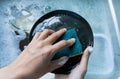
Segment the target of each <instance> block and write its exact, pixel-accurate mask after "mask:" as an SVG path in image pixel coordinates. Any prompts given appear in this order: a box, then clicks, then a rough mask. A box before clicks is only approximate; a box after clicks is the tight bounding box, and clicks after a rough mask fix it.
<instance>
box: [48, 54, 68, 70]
mask: <svg viewBox="0 0 120 79" xmlns="http://www.w3.org/2000/svg"><path fill="white" fill-rule="evenodd" d="M67 61H68V57H66V56H64V57H61V58H59V59H57V60H55V61H52V63H51V66H50V71H53V70H55V69H57V68H59V67H61V66H63V65H64V64H65V63H66V62H67Z"/></svg>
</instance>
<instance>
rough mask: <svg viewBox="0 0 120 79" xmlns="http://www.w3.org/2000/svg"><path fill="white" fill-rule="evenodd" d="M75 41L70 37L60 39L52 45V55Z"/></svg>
mask: <svg viewBox="0 0 120 79" xmlns="http://www.w3.org/2000/svg"><path fill="white" fill-rule="evenodd" d="M74 43H75V38H71V39H69V40H67V41H66V40H62V41H60V42H58V43H56V44H54V45H53V46H52V49H53V52H52V57H53V56H54V55H55V54H56V53H57V52H58V51H60V50H62V49H64V48H65V47H69V46H71V45H73V44H74Z"/></svg>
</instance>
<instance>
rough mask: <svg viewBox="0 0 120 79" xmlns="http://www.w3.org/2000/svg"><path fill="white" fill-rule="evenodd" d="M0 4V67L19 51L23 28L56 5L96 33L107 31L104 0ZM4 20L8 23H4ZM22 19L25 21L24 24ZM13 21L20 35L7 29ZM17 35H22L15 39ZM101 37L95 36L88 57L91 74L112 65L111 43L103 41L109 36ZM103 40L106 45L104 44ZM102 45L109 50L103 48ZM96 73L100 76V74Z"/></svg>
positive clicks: (58, 0)
mask: <svg viewBox="0 0 120 79" xmlns="http://www.w3.org/2000/svg"><path fill="white" fill-rule="evenodd" d="M66 2H69V4H67V5H66ZM0 4H1V5H0V7H1V8H2V9H1V10H0V17H1V18H2V20H1V22H0V68H2V67H4V66H6V65H8V64H10V63H11V62H13V61H14V60H15V59H16V57H17V56H18V55H19V54H20V52H21V51H20V49H19V42H20V40H22V39H23V38H25V33H24V31H26V28H27V27H28V26H29V29H28V30H27V31H26V32H27V33H28V32H29V31H30V28H31V27H32V26H33V24H34V23H35V22H36V21H37V19H38V18H40V17H41V16H42V15H44V14H45V13H47V12H50V11H53V10H56V9H65V10H70V11H74V12H76V13H78V14H80V15H81V16H83V17H84V18H85V19H86V20H87V21H88V23H89V24H90V26H91V28H92V30H93V32H94V34H96V33H98V34H104V35H106V34H107V33H108V28H109V26H108V21H107V18H106V17H107V15H108V12H106V11H105V10H106V6H105V5H107V2H106V1H104V0H92V1H91V0H88V1H86V0H52V1H48V0H40V1H39V0H38V1H37V0H36V1H32V0H28V2H26V1H25V0H20V1H19V3H18V1H17V0H16V1H12V2H11V0H8V3H7V1H5V2H3V3H0ZM18 4H19V5H18ZM29 14H30V16H27V17H26V15H29ZM21 17H26V18H22V20H21ZM23 19H24V20H23ZM16 20H19V21H16ZM19 22H20V23H19ZM29 22H30V23H29ZM6 23H8V24H7V25H6ZM25 23H26V25H24V24H25ZM27 23H28V24H27ZM11 24H12V25H11ZM13 25H15V27H18V28H20V29H23V30H24V31H22V34H23V35H21V34H20V36H17V35H16V34H15V33H14V31H13V30H16V31H18V30H19V29H16V28H14V29H11V27H12V26H13ZM26 26H27V27H26ZM18 37H19V38H22V39H19V38H18ZM106 37H108V38H107V39H110V37H109V36H107V35H106ZM105 40H106V38H100V39H96V40H95V41H96V42H95V46H94V49H95V50H94V54H93V55H92V56H91V57H92V58H91V59H90V63H89V69H88V74H92V75H94V74H95V72H96V74H101V73H103V72H104V73H103V74H106V73H108V74H109V73H110V72H111V68H113V61H112V60H113V57H112V56H110V55H111V54H112V49H111V47H110V46H111V45H110V46H109V45H108V44H110V43H108V42H107V41H110V40H107V41H105ZM101 42H102V43H101ZM97 44H98V45H97ZM106 44H107V45H108V46H106ZM106 47H107V48H108V49H110V50H107V49H106ZM110 51H111V52H110ZM96 52H97V53H96ZM108 52H109V54H108ZM101 53H102V54H101ZM106 53H107V55H106ZM108 55H109V56H108ZM98 56H99V57H98ZM97 57H98V58H97ZM95 59H96V61H95ZM101 60H102V61H103V62H102V61H101ZM94 68H95V69H94ZM100 76H101V77H102V75H100ZM87 79H89V78H87ZM95 79H96V78H95ZM102 79H103V78H102Z"/></svg>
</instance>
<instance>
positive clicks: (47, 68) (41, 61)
mask: <svg viewBox="0 0 120 79" xmlns="http://www.w3.org/2000/svg"><path fill="white" fill-rule="evenodd" d="M65 31H66V29H61V30H59V31H57V32H54V31H53V30H44V31H43V32H41V33H40V32H38V33H36V34H35V36H34V38H33V40H32V41H31V43H30V44H29V45H28V46H27V47H26V48H25V50H24V51H23V52H22V53H21V55H20V56H19V57H18V58H17V59H16V61H15V62H13V63H12V64H11V65H9V66H8V67H6V68H4V69H3V71H4V72H5V71H10V73H11V72H13V73H11V74H10V73H9V74H10V75H12V76H13V75H14V76H15V75H16V76H17V75H18V76H19V77H18V76H17V77H16V79H37V78H39V77H41V76H43V75H44V74H46V73H47V72H51V71H53V70H54V69H56V68H59V67H61V66H63V65H64V64H65V63H66V61H67V59H68V57H65V56H64V57H61V58H60V59H57V60H55V61H51V59H52V58H53V56H54V55H55V54H56V53H57V52H58V51H60V50H61V49H63V48H65V47H68V46H71V45H73V43H74V42H75V39H74V38H72V39H69V40H67V41H65V40H61V41H59V42H57V43H55V41H56V40H57V39H58V38H60V37H61V36H62V35H63V34H64V33H65ZM1 71H2V70H1ZM5 78H6V77H5V76H4V77H1V75H0V79H5ZM6 79H15V77H14V78H9V77H8V78H6Z"/></svg>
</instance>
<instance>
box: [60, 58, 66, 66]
mask: <svg viewBox="0 0 120 79" xmlns="http://www.w3.org/2000/svg"><path fill="white" fill-rule="evenodd" d="M67 61H68V58H66V59H64V60H62V61H60V62H59V63H58V65H64V64H65V63H66V62H67Z"/></svg>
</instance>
